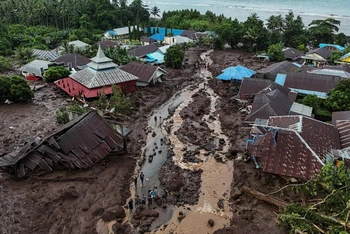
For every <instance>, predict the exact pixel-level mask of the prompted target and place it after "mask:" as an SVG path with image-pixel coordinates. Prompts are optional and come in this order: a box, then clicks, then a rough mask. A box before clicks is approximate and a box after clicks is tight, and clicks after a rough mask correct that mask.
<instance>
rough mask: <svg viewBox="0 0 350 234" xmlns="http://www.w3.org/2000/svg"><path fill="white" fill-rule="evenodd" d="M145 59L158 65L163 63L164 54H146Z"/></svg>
mask: <svg viewBox="0 0 350 234" xmlns="http://www.w3.org/2000/svg"><path fill="white" fill-rule="evenodd" d="M147 57H148V58H150V59H153V60H154V61H157V63H158V64H162V63H164V54H162V53H161V52H157V51H156V52H153V53H151V54H147Z"/></svg>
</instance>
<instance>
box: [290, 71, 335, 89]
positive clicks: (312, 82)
mask: <svg viewBox="0 0 350 234" xmlns="http://www.w3.org/2000/svg"><path fill="white" fill-rule="evenodd" d="M340 80H341V78H340V77H339V76H328V75H319V74H312V73H307V72H290V73H287V78H286V81H285V83H284V86H285V87H288V88H293V89H302V90H311V91H317V92H325V93H328V92H329V91H330V90H331V89H333V88H334V86H335V85H336V84H338V83H339V82H340Z"/></svg>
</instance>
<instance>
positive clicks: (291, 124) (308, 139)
mask: <svg viewBox="0 0 350 234" xmlns="http://www.w3.org/2000/svg"><path fill="white" fill-rule="evenodd" d="M267 129H268V132H267V133H266V134H265V135H263V136H261V137H259V138H258V139H259V141H257V142H256V140H255V141H254V142H250V143H249V145H248V150H249V152H250V153H251V154H252V153H253V154H252V155H253V156H256V157H258V158H259V163H260V166H261V168H262V169H263V170H264V171H266V172H269V173H274V174H279V175H285V176H292V177H297V178H302V179H311V178H312V177H314V176H315V175H317V174H318V173H319V172H320V170H321V168H322V166H323V165H324V164H325V163H326V161H327V160H328V159H331V158H329V157H332V150H333V149H340V141H339V135H338V131H337V129H336V128H335V127H334V126H333V125H331V124H327V123H324V122H321V121H318V120H315V119H312V118H309V117H305V116H298V115H297V116H272V117H270V118H269V121H268V124H267Z"/></svg>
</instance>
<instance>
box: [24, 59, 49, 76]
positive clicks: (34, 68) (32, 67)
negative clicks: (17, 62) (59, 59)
mask: <svg viewBox="0 0 350 234" xmlns="http://www.w3.org/2000/svg"><path fill="white" fill-rule="evenodd" d="M50 63H51V62H49V61H45V60H33V61H31V62H30V63H27V64H26V65H24V66H23V67H22V68H21V71H22V72H25V73H27V74H31V73H33V74H35V75H36V76H38V77H42V71H41V69H43V70H46V69H48V68H49V66H48V65H49V64H50Z"/></svg>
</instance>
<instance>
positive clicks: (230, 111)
mask: <svg viewBox="0 0 350 234" xmlns="http://www.w3.org/2000/svg"><path fill="white" fill-rule="evenodd" d="M187 54H188V55H187V59H186V63H188V64H189V65H187V66H186V67H185V69H182V70H181V69H180V70H171V69H167V70H168V71H169V75H168V76H167V79H166V80H165V81H164V82H163V83H162V84H159V85H156V86H153V87H147V88H144V89H140V90H139V91H138V92H137V93H135V94H133V95H131V96H130V98H131V100H132V101H133V103H134V108H135V109H134V111H133V114H132V115H130V116H129V117H126V118H124V119H122V121H123V122H124V123H125V124H126V125H129V126H132V128H133V130H134V131H133V133H132V134H131V135H130V137H129V140H128V152H127V153H125V154H123V155H119V156H109V157H107V158H106V159H105V160H103V161H101V162H100V163H98V164H97V165H95V166H94V167H93V168H92V169H90V170H86V171H56V172H54V173H51V174H47V175H41V176H31V177H29V178H27V179H25V180H21V181H16V180H14V179H13V178H11V177H10V176H9V175H8V174H7V173H6V172H1V174H0V195H1V196H0V197H1V198H2V200H1V202H0V207H1V209H2V212H1V213H0V217H1V218H0V220H2V223H1V225H0V233H8V234H10V233H11V234H12V233H26V234H30V233H33V234H34V233H36V234H41V233H42V234H56V233H57V234H70V233H86V234H91V233H96V224H98V225H97V226H103V225H104V223H103V221H101V219H100V218H101V217H103V218H104V220H109V221H110V220H111V219H109V218H110V217H108V214H112V216H113V215H114V216H113V217H115V216H116V213H117V212H118V211H120V209H121V206H123V205H124V204H125V203H126V199H127V198H128V197H129V196H130V192H129V185H130V183H131V178H132V176H133V173H134V168H135V165H136V160H138V159H139V158H140V155H141V151H140V150H141V148H142V145H144V144H145V139H146V133H145V131H144V129H145V128H146V124H147V117H148V116H149V115H150V113H151V111H152V110H153V109H155V108H157V107H158V106H160V105H161V104H162V103H164V102H165V101H166V100H167V99H168V98H170V97H171V96H172V94H174V93H175V92H176V91H177V90H180V89H182V88H184V87H186V86H188V85H189V84H190V83H192V84H193V83H196V82H197V80H196V78H195V76H194V74H195V73H194V72H195V71H194V69H193V67H192V65H191V64H193V62H194V61H196V59H197V58H198V54H199V51H195V52H194V51H189V52H188V53H187ZM240 54H242V55H243V56H244V64H243V65H246V66H248V67H249V68H252V69H259V68H261V67H265V66H267V65H268V64H267V63H262V62H257V61H255V60H252V59H251V58H250V55H249V54H247V53H245V52H242V51H239V50H234V51H231V50H229V51H214V52H213V53H212V54H211V55H210V56H211V58H212V59H213V61H214V63H213V64H212V65H211V67H210V69H209V70H210V71H211V72H212V73H213V75H214V76H216V75H218V74H219V73H220V71H221V70H222V69H223V68H225V67H227V66H231V65H237V64H239V62H238V60H237V58H238V56H239V55H240ZM208 85H209V86H210V88H211V89H212V90H213V91H215V93H216V95H217V96H218V100H219V101H218V103H217V107H216V113H215V115H216V116H218V120H219V121H220V122H221V128H222V132H223V133H224V134H225V135H226V136H227V137H228V138H229V141H230V142H228V143H229V145H230V151H231V152H232V155H234V156H236V155H240V154H242V152H243V151H244V142H245V139H246V137H247V128H245V126H244V125H242V119H243V117H244V116H243V114H242V113H240V112H239V111H238V110H239V108H240V106H239V104H238V103H237V102H235V101H232V100H231V97H230V95H229V93H230V89H231V85H230V83H224V82H219V81H216V80H215V79H212V80H209V82H208ZM205 96H206V94H205V93H201V92H200V93H199V94H198V96H197V97H194V98H195V99H194V100H195V102H194V104H192V106H191V107H190V108H189V109H187V110H184V111H183V112H182V113H181V115H182V116H183V117H184V118H185V119H186V121H185V124H184V125H183V126H181V128H179V129H178V135H179V134H180V135H181V137H179V138H182V140H186V139H187V140H188V141H189V142H190V143H192V144H193V145H194V146H198V147H199V148H198V149H196V150H200V148H205V146H206V145H208V144H210V142H211V140H212V139H211V138H210V137H209V138H208V139H205V141H204V140H200V137H198V136H202V135H205V134H204V133H208V132H210V130H209V129H208V127H209V126H205V125H200V124H201V119H202V118H203V116H208V115H209V113H208V112H207V111H206V110H205V106H208V98H205ZM66 99H67V96H66V95H64V94H61V93H60V92H58V91H55V89H54V87H53V86H49V87H46V88H44V89H42V90H40V91H38V92H37V93H36V94H35V100H34V102H32V103H27V104H11V105H0V117H1V120H2V121H1V125H0V130H1V131H0V144H1V145H0V156H1V155H2V154H5V153H7V152H10V151H11V150H13V148H14V147H16V146H20V145H22V144H23V143H25V141H26V140H27V139H28V138H31V137H33V136H37V135H45V134H46V133H48V132H50V131H52V130H54V129H55V128H56V127H57V126H56V124H55V112H56V110H57V108H59V106H61V105H65V104H66V102H67V100H66ZM211 115H214V113H212V114H211ZM197 123H199V124H197ZM10 127H11V128H10ZM199 130H203V133H201V134H202V135H200V134H199V135H196V137H194V136H193V131H199ZM191 131H192V132H191ZM185 133H188V134H185ZM191 134H192V136H191ZM207 143H208V144H207ZM194 158H197V159H198V157H193V155H192V156H191V155H189V156H188V160H189V162H191V160H193V159H194ZM213 163H214V162H213ZM228 163H233V167H234V170H233V172H230V171H229V170H228V171H227V172H225V174H228V175H229V176H232V178H229V180H228V181H232V184H231V188H230V190H231V194H230V195H228V196H227V197H225V205H226V207H225V209H229V210H230V211H231V213H232V216H231V217H230V218H231V221H229V219H228V220H227V222H225V225H227V227H226V228H225V229H222V230H219V231H217V233H285V232H284V230H282V229H280V228H278V227H276V225H275V218H276V215H275V213H274V212H276V211H277V210H276V209H275V208H274V207H270V206H268V205H266V204H264V203H261V202H258V201H257V200H255V199H254V198H252V197H250V196H249V195H246V194H243V193H241V192H240V190H239V187H240V186H242V185H243V184H248V185H249V186H251V187H253V188H259V190H260V191H263V192H264V191H269V190H270V191H271V190H273V189H274V188H276V187H278V185H279V182H278V181H277V180H276V179H273V178H272V181H273V183H271V181H270V179H266V176H262V175H261V174H260V173H259V172H258V171H257V170H256V169H255V168H254V165H253V164H247V163H243V162H242V161H239V160H234V161H230V162H228ZM223 165H224V164H223ZM165 168H166V170H167V171H168V172H170V171H171V172H174V173H175V174H176V173H178V174H179V175H180V176H179V177H181V178H182V179H183V181H185V183H184V184H182V185H181V186H184V185H185V187H186V185H188V184H189V185H190V187H188V188H187V189H186V196H192V197H189V198H184V197H183V196H181V195H179V197H178V199H175V201H173V203H174V204H177V203H178V202H180V203H182V204H184V203H186V202H187V203H188V204H194V203H196V202H198V201H199V203H203V200H201V199H202V198H201V196H199V195H200V194H199V193H198V188H199V187H198V186H199V184H198V182H200V181H201V180H200V179H201V176H200V175H201V172H200V171H198V172H195V173H196V175H195V176H192V175H193V174H191V173H192V172H191V173H189V172H184V171H183V169H181V168H180V167H178V166H176V165H171V164H170V163H169V162H168V163H167V164H166V167H165ZM164 173H165V172H164ZM204 176H210V175H209V174H208V175H204ZM203 178H205V177H203ZM208 178H209V177H208ZM269 178H270V177H269ZM186 181H187V182H186ZM208 181H209V180H208ZM211 181H213V183H214V182H215V178H211ZM276 181H277V182H276ZM225 182H226V181H225ZM226 183H227V182H226ZM205 186H209V185H205ZM224 187H225V189H227V188H226V186H224ZM228 187H229V186H228ZM217 190H218V191H220V189H219V188H218V189H217ZM193 194H196V195H195V196H194V195H193ZM220 195H221V194H220ZM216 199H217V198H216ZM226 200H227V201H226ZM226 203H227V204H226ZM202 205H203V204H199V205H198V206H193V207H192V208H194V207H195V208H199V207H200V206H202ZM228 206H230V208H229V207H228ZM113 217H112V219H113ZM174 218H175V219H176V216H174ZM207 218H208V217H204V218H203V222H206V221H207ZM114 223H115V222H114ZM114 223H111V225H114ZM183 223H184V224H185V225H184V227H186V226H190V225H191V214H189V216H188V217H185V218H184V219H183ZM186 223H188V225H186ZM219 223H220V222H219ZM219 223H217V225H218V226H219V225H220V224H219ZM203 225H206V223H204V224H203ZM101 230H102V229H101ZM115 230H116V228H115ZM168 230H170V229H168ZM168 230H164V231H161V230H159V231H160V232H159V233H168ZM203 230H207V229H203ZM214 230H216V228H215V229H212V231H208V232H210V233H212V232H213V231H214ZM100 233H106V232H104V231H101V232H100ZM107 233H108V232H107ZM115 233H128V231H123V232H120V231H115ZM183 233H198V232H192V231H190V229H189V231H188V232H186V231H185V232H183Z"/></svg>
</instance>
